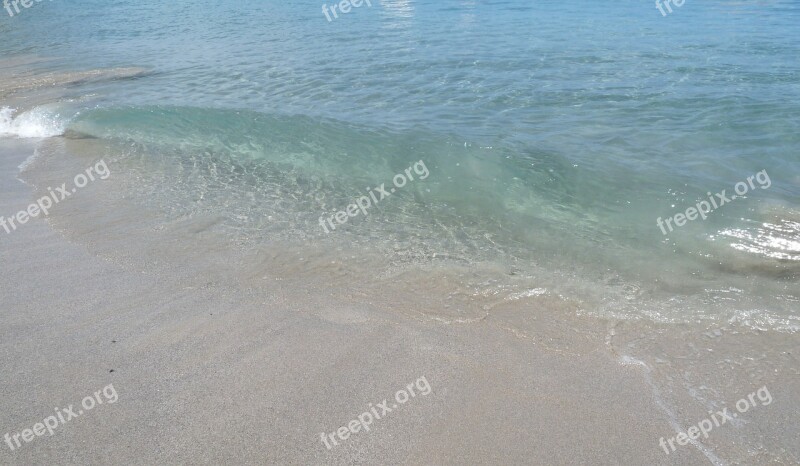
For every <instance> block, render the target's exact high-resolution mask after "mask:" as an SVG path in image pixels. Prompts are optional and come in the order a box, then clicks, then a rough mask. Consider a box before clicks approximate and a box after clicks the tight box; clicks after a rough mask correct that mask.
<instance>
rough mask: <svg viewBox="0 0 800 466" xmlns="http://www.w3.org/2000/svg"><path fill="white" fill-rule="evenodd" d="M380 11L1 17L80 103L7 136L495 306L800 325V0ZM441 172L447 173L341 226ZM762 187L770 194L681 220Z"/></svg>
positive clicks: (110, 8)
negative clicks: (388, 188)
mask: <svg viewBox="0 0 800 466" xmlns="http://www.w3.org/2000/svg"><path fill="white" fill-rule="evenodd" d="M372 3H373V5H372V6H371V7H367V6H362V7H360V8H354V9H353V10H352V11H351V12H350V13H348V14H345V15H340V17H339V18H338V19H336V20H334V21H332V22H328V21H327V20H326V19H325V16H324V15H323V13H322V11H321V8H320V5H319V4H317V3H314V4H308V3H305V2H277V1H259V2H234V1H230V0H225V1H207V0H200V1H195V2H183V1H170V2H163V1H161V2H155V1H151V0H142V1H137V2H122V1H116V0H115V1H69V2H68V1H58V0H56V1H53V2H43V3H39V4H35V5H34V6H33V7H32V8H30V9H27V10H23V11H22V12H21V13H20V14H19V15H18V16H15V17H13V18H12V17H8V16H5V17H2V16H0V18H1V19H0V44H2V45H0V50H1V51H2V57H1V58H2V59H4V60H6V61H5V62H4V63H11V61H13V60H16V61H17V62H24V66H23V65H20V67H17V68H14V70H17V69H24V70H25V72H17V71H14V73H16V74H15V76H14V78H13V79H15V80H20V81H23V82H22V83H21V84H19V86H18V87H23V88H24V87H26V83H25V82H24V81H25V80H26V79H28V78H27V76H28V75H29V74H30V75H37V76H39V75H41V73H51V75H49V77H48V78H47V79H46V80H45V81H47V80H49V81H47V82H51V83H60V84H63V83H68V84H69V85H68V86H67V87H66V88H65V89H64V90H62V91H60V93H59V94H58V96H57V98H56V99H53V100H55V102H53V103H48V104H47V105H45V106H41V105H32V104H31V105H29V106H27V107H26V104H27V103H29V102H34V101H37V99H33V98H31V99H27V98H26V97H24V96H25V95H28V94H24V93H23V92H22V91H19V90H17V91H14V92H11V91H9V92H8V93H6V94H5V95H2V93H0V107H7V108H6V109H5V110H3V111H2V112H0V135H2V134H5V136H6V137H16V136H26V137H27V136H31V137H40V136H47V135H57V134H62V133H66V134H67V135H68V136H70V135H71V136H73V137H74V136H81V137H86V136H90V137H94V138H100V139H102V140H105V141H108V142H109V143H113V144H116V145H117V147H118V148H119V152H118V153H119V154H121V155H120V156H119V160H117V162H118V163H119V164H124V163H127V165H126V166H127V167H128V168H129V169H130V170H136V173H137V175H136V176H138V177H139V178H138V185H137V186H138V190H137V193H138V194H140V195H141V197H142V199H141V201H142V202H144V203H149V204H151V205H152V206H153V207H154V208H158V209H160V210H162V211H164V212H167V213H168V214H169V215H172V216H192V215H199V214H200V213H203V214H208V213H209V212H214V213H216V214H218V215H219V216H221V217H223V218H224V221H223V223H222V226H221V228H223V229H224V231H226V232H227V233H229V234H231V235H238V236H243V237H247V238H250V239H253V240H259V239H275V238H282V239H287V240H296V241H298V248H303V247H304V246H303V245H314V246H322V247H324V246H326V245H332V246H334V247H335V246H336V245H337V244H345V243H346V244H347V245H348V246H354V247H356V248H362V249H365V250H367V249H368V250H370V251H374V252H379V253H381V254H384V257H385V258H386V262H387V264H398V263H400V262H402V263H403V264H404V265H405V266H408V264H411V265H412V266H414V265H417V266H420V267H422V266H426V265H429V264H431V263H433V262H436V263H439V262H440V261H442V260H444V261H446V262H448V263H452V264H454V265H458V266H465V265H466V266H468V267H469V266H475V267H478V266H479V265H480V266H481V267H486V264H491V263H494V264H499V267H500V269H502V270H504V271H505V272H504V274H500V276H499V277H495V279H493V280H492V281H490V282H480V281H478V282H476V284H475V286H474V288H473V290H474V292H475V293H476V295H485V294H487V293H493V292H495V291H496V290H497V289H502V290H503V291H504V292H506V293H508V295H507V298H508V299H517V298H519V297H520V296H535V295H537V294H538V293H539V291H537V290H547V293H552V294H553V295H558V296H568V297H579V299H580V300H581V305H580V306H579V307H580V308H581V309H582V310H584V311H586V312H590V313H597V314H600V315H615V316H622V317H647V318H653V319H657V320H667V321H685V320H694V319H704V318H709V319H723V320H728V321H730V320H737V319H738V320H740V321H744V322H746V323H748V324H751V325H754V326H758V327H766V328H778V329H783V330H790V331H794V330H796V329H798V328H800V317H798V316H799V315H800V313H799V312H798V309H800V287H798V279H800V131H798V129H800V29H799V28H798V26H797V25H798V24H800V5H799V4H798V3H797V2H793V1H770V2H729V1H703V2H700V1H692V0H688V1H687V2H686V3H685V4H684V5H683V6H682V7H680V8H675V9H674V11H673V13H671V14H669V15H667V16H666V17H663V16H662V15H661V14H660V13H659V12H658V10H657V9H656V8H655V6H654V5H653V3H652V2H633V1H622V2H589V1H578V2H556V1H545V2H535V3H533V2H529V1H522V0H510V1H495V2H488V1H487V2H478V1H465V0H462V1H454V0H444V1H437V2H420V1H400V0H397V1H389V0H385V1H378V0H373V2H372ZM0 13H2V11H0ZM34 57H35V60H34V59H33V58H34ZM9 66H10V65H9ZM128 67H141V68H143V69H144V70H145V71H143V72H142V71H141V70H136V71H120V70H121V69H122V68H126V69H127V68H128ZM86 70H105V71H102V72H98V73H101V74H100V75H90V76H82V75H79V74H77V73H78V72H82V71H86ZM109 70H110V71H109ZM103 73H104V74H103ZM111 78H115V79H111ZM5 86H6V88H9V87H11V88H13V87H14V86H13V83H12V84H9V83H8V82H7V83H5ZM28 87H30V86H28ZM47 89H48V86H39V87H37V88H36V89H34V90H33V91H35V92H38V93H40V97H41V93H43V92H46V91H47ZM21 96H22V97H21ZM39 100H41V99H39ZM420 160H421V161H424V162H425V164H426V166H427V167H428V169H429V170H430V176H429V177H428V178H427V179H425V180H418V181H414V182H412V183H410V184H409V185H408V186H406V187H404V188H403V189H402V190H399V192H398V193H397V194H396V195H393V196H392V197H390V198H389V199H385V200H383V201H381V203H380V204H379V208H377V209H375V210H374V212H373V213H371V214H370V215H369V216H368V217H367V218H365V219H362V218H358V219H354V220H353V221H352V222H350V223H348V224H347V225H346V226H342V227H340V229H338V230H337V231H336V232H332V233H331V234H326V233H325V232H324V231H323V230H322V228H321V227H320V225H319V218H320V216H330V215H331V214H333V213H335V212H336V211H338V210H343V209H345V208H346V207H347V205H348V204H350V203H352V202H353V200H354V199H356V198H357V197H359V196H362V195H364V194H365V191H366V190H367V188H368V187H373V186H376V185H379V184H380V183H387V184H388V183H389V182H390V181H391V179H392V177H393V176H394V175H395V174H398V173H402V172H403V171H404V170H405V169H406V168H407V167H409V166H411V165H412V164H413V163H415V162H417V161H420ZM137 164H138V165H137ZM119 166H120V167H121V166H123V165H119ZM762 170H766V171H767V173H768V175H769V178H770V183H771V184H770V186H769V188H768V189H760V188H759V187H758V184H756V189H754V190H752V192H750V193H748V195H747V196H746V198H740V199H737V200H735V201H732V202H731V203H730V204H728V205H725V206H723V207H722V208H720V209H719V210H717V211H714V212H712V213H711V214H710V215H709V218H708V219H707V220H704V221H703V220H695V221H693V222H689V223H688V224H687V225H685V226H683V227H681V228H678V229H677V230H675V231H674V232H672V233H670V234H669V235H666V236H665V235H663V234H662V232H661V230H660V229H659V227H658V226H657V223H656V219H657V218H658V217H662V218H667V217H670V216H672V215H674V214H676V213H679V212H683V211H685V210H686V209H687V208H688V207H691V206H693V205H695V204H696V203H697V202H698V201H701V200H705V199H706V198H707V197H708V196H707V195H706V193H707V192H711V193H717V192H721V191H722V190H723V189H726V190H727V192H728V194H729V195H730V194H731V193H732V191H733V187H734V185H735V184H736V183H737V182H739V181H745V180H746V179H747V177H748V176H752V175H754V174H755V173H756V172H759V171H762ZM443 258H444V259H443ZM510 277H515V278H513V280H514V281H513V283H512V278H510ZM519 277H525V280H526V281H525V283H524V285H523V284H520V283H519ZM504 280H506V281H505V282H504ZM485 283H491V285H486V284H485ZM587 290H589V291H587ZM526 293H527V294H526Z"/></svg>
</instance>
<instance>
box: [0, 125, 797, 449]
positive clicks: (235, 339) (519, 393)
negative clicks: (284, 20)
mask: <svg viewBox="0 0 800 466" xmlns="http://www.w3.org/2000/svg"><path fill="white" fill-rule="evenodd" d="M34 145H35V144H34V143H32V142H28V141H22V140H16V141H15V140H5V141H2V149H1V150H2V154H3V157H2V158H1V159H2V163H3V166H2V184H1V185H2V186H3V196H2V199H3V201H2V204H0V209H2V210H3V211H4V212H10V211H14V210H17V209H19V208H21V206H25V205H27V204H29V203H30V202H31V201H32V199H35V196H34V195H33V189H32V188H31V187H30V186H28V185H26V184H24V183H22V182H21V181H20V180H19V179H17V174H18V172H19V169H18V166H19V165H20V164H21V163H22V162H23V161H25V160H26V158H27V157H28V156H29V155H30V154H31V153H32V150H33V147H34ZM113 170H114V169H113V168H112V172H113ZM112 176H113V175H112ZM70 202H74V203H76V204H78V203H79V202H80V200H78V199H74V200H73V199H70V200H68V201H67V202H66V203H65V204H63V205H60V206H58V207H59V209H60V210H59V214H58V216H57V212H55V211H54V212H53V213H52V214H51V215H52V218H51V220H48V221H43V220H41V219H34V220H32V221H30V222H29V223H27V224H25V225H23V226H22V227H20V229H18V230H16V231H13V232H12V234H5V233H4V237H3V248H2V257H3V263H4V264H5V267H6V273H4V274H3V279H2V281H0V286H1V287H2V295H3V297H4V299H3V321H4V323H5V324H4V325H3V327H2V338H1V339H0V341H2V348H3V355H4V356H3V374H4V375H5V377H3V380H2V384H3V387H2V392H3V393H4V396H3V398H2V401H0V403H2V406H0V412H3V413H4V415H3V426H4V428H5V429H6V430H8V431H12V432H19V431H21V430H23V429H24V428H26V427H30V426H32V425H33V424H34V423H35V422H37V420H41V419H42V418H45V417H46V416H48V415H49V414H50V412H51V411H52V410H53V408H56V407H59V406H65V405H67V404H76V405H77V402H79V401H80V400H81V399H82V398H83V397H85V396H86V395H87V394H89V395H91V393H93V392H94V391H95V390H97V389H100V388H102V387H105V386H107V385H108V384H113V386H114V388H115V389H116V391H117V393H118V394H119V400H118V401H117V402H116V403H114V404H113V405H110V404H106V405H103V406H99V407H96V408H95V409H94V410H93V411H92V412H91V413H88V412H87V413H86V414H85V415H84V417H79V418H77V419H75V420H72V421H71V422H70V423H69V424H68V425H65V426H64V427H62V428H60V429H59V430H58V431H57V432H56V433H55V434H54V435H53V436H52V437H51V436H47V434H45V436H43V437H40V438H39V437H37V438H36V439H35V441H33V442H31V443H28V444H23V446H22V447H21V448H19V449H17V450H15V451H11V450H10V449H8V448H3V449H0V458H2V463H3V464H36V463H41V462H43V461H59V462H61V463H68V464H117V463H123V462H124V463H132V464H153V463H160V464H218V463H223V462H224V463H229V464H231V463H235V464H264V463H271V464H354V463H358V464H360V463H372V464H374V463H381V464H465V463H473V464H500V463H511V464H530V463H537V464H540V463H544V462H547V463H549V464H586V463H603V464H703V463H704V462H708V461H711V462H712V463H716V464H731V463H746V464H768V463H769V464H774V463H779V464H792V463H793V462H794V461H796V458H797V457H798V456H797V455H798V451H797V446H796V443H795V442H793V441H792V439H794V438H797V434H798V427H797V423H796V419H797V417H796V416H797V407H798V399H799V398H798V393H800V391H799V390H800V383H799V382H798V380H799V379H798V377H797V367H798V366H797V364H796V362H797V359H796V358H797V353H796V352H795V351H796V342H795V341H794V340H793V339H792V338H788V337H784V339H783V340H781V339H780V338H777V339H776V338H775V335H772V336H767V335H761V334H760V332H748V331H746V330H744V329H737V328H736V327H730V328H727V329H724V332H725V333H720V332H719V331H718V332H717V333H718V334H719V336H716V337H715V336H714V334H713V333H709V332H713V329H705V328H700V327H698V328H680V329H674V328H664V327H658V326H653V325H652V324H642V323H624V322H612V321H605V320H600V319H592V318H588V317H584V318H578V317H569V315H567V314H565V315H562V316H553V315H549V316H548V315H546V314H543V313H537V311H536V305H535V300H534V301H533V302H532V303H531V304H532V305H531V306H530V307H529V308H528V309H526V310H525V312H524V313H520V312H519V310H518V309H516V308H506V309H504V308H503V307H502V306H499V307H497V308H494V309H492V311H491V312H490V313H489V314H488V315H487V316H486V317H485V318H478V319H472V320H470V319H466V320H448V318H447V316H446V313H445V311H444V310H437V309H425V310H424V312H417V311H415V310H414V309H413V306H409V305H408V300H407V299H404V297H403V296H391V295H386V296H362V297H361V298H360V299H359V297H358V296H356V295H352V294H350V293H351V292H352V291H353V290H348V289H338V290H332V289H326V288H325V287H323V286H317V285H313V286H303V284H302V282H303V281H295V280H291V277H274V276H272V275H271V273H270V270H269V268H267V267H265V268H263V269H259V270H257V271H256V270H254V269H253V267H256V268H257V266H253V265H252V264H250V265H248V266H247V267H245V268H244V270H243V269H242V268H241V266H240V265H239V266H237V265H230V264H229V265H228V267H227V268H225V269H223V270H224V273H220V277H228V279H227V280H225V279H220V280H219V281H209V275H208V274H207V273H206V272H205V271H204V269H203V268H202V267H200V266H196V265H195V266H192V267H188V266H187V263H192V264H197V263H206V264H207V263H208V262H207V261H211V262H213V261H215V260H219V258H220V257H223V258H228V259H230V258H232V257H236V255H235V254H233V253H231V252H230V251H225V250H217V251H208V250H204V249H203V248H198V249H195V250H193V252H194V254H196V256H197V257H194V258H187V257H180V252H177V253H176V249H173V254H174V257H167V256H165V255H163V254H164V253H165V251H161V252H159V253H158V254H157V257H147V258H143V257H142V256H140V257H139V260H134V259H120V258H112V257H105V258H104V257H101V256H100V255H98V252H97V251H96V250H95V244H94V243H93V241H82V238H81V237H75V236H74V235H68V236H64V235H65V232H63V231H59V230H60V229H61V226H60V225H59V223H60V222H61V221H62V220H63V221H64V222H65V223H68V222H67V221H66V219H62V216H67V217H68V216H69V210H68V209H70V208H77V207H73V206H71V204H70ZM118 207H119V206H115V208H118ZM118 214H119V213H118ZM92 215H98V216H99V215H100V214H90V215H89V217H91V216H92ZM119 217H128V216H127V215H121V214H120V215H119ZM55 219H58V220H55ZM117 220H118V219H117ZM81 221H83V220H81ZM96 221H98V223H102V222H104V221H105V222H113V221H114V220H113V219H111V220H109V219H108V217H103V218H101V219H96ZM130 228H135V226H134V224H132V223H130V222H126V223H125V229H128V231H130V230H129V229H130ZM87 229H88V230H89V231H91V230H92V229H91V228H87ZM131 233H132V232H131ZM146 234H147V232H146V231H138V232H136V234H131V235H130V236H126V237H124V238H118V239H111V240H112V241H123V242H125V243H127V244H128V245H129V250H130V251H135V248H136V247H137V242H141V243H143V244H146V240H147V239H146V238H143V236H144V235H146ZM89 235H90V234H89ZM88 237H91V235H90V236H88ZM184 238H185V241H187V242H188V243H193V242H195V240H196V241H197V243H202V242H203V241H205V240H206V239H205V238H203V233H202V231H199V230H197V232H196V233H195V235H194V236H192V235H188V236H184ZM159 242H160V241H159ZM168 249H172V248H168ZM140 253H142V254H143V252H142V251H137V252H136V255H139V254H140ZM228 254H231V255H228ZM179 259H180V260H179ZM182 261H183V263H182ZM230 262H232V263H233V264H236V263H237V262H238V261H237V260H233V261H230ZM214 267H221V265H220V264H218V263H215V265H214ZM217 270H220V269H217ZM237 270H238V273H237ZM256 275H258V276H259V286H258V287H257V288H256V287H254V286H253V285H252V277H254V276H256ZM262 275H263V276H262ZM231 277H236V278H235V279H231ZM248 277H249V278H248ZM731 333H733V334H736V333H739V335H732V336H735V341H734V340H733V339H731V340H727V341H726V338H725V337H728V336H731V335H730V334H731ZM704 334H710V335H711V336H712V337H713V338H710V337H708V336H704ZM691 335H694V336H695V338H694V341H691V340H689V339H687V337H688V336H691ZM767 338H769V339H770V344H769V351H770V354H773V353H775V354H779V355H780V356H779V360H777V361H776V360H775V359H773V360H772V361H771V362H770V363H766V362H764V364H765V365H764V366H762V370H760V371H758V372H756V373H753V372H749V370H750V369H752V368H753V367H757V366H751V365H748V364H746V362H747V361H748V360H753V359H755V360H760V359H762V358H763V357H764V354H765V353H764V352H762V350H765V348H764V347H760V346H759V345H762V346H765V345H766V343H765V341H764V340H765V339H767ZM643 341H646V342H647V343H646V344H643V343H642V342H643ZM695 345H702V348H697V347H695ZM751 345H752V346H751ZM731 347H735V348H737V352H738V353H739V354H734V353H732V352H729V351H731ZM715 348H718V349H717V350H716V351H715V350H714V349H715ZM776 348H777V349H780V351H776ZM695 349H702V350H703V352H701V353H700V354H702V355H703V359H701V360H697V361H689V360H687V361H686V362H684V363H681V362H680V361H681V359H682V358H689V359H693V358H695V357H696V356H697V354H693V353H692V351H693V350H695ZM784 350H785V351H784ZM642 352H643V353H644V354H646V355H647V356H648V357H649V360H647V359H644V358H643V359H636V358H634V357H633V356H629V355H627V354H636V355H637V356H638V357H642V356H641V354H638V353H642ZM662 358H669V359H671V362H670V363H669V364H667V363H666V359H662ZM645 361H647V362H645ZM725 362H729V364H725ZM767 367H769V368H772V367H774V369H772V370H764V369H767ZM745 369H746V370H745ZM112 371H113V372H112ZM748 372H749V373H748ZM676 376H677V377H678V378H679V379H681V380H676V379H675V377H676ZM420 377H424V378H425V380H426V381H427V382H428V383H429V386H430V392H429V393H428V394H427V395H425V396H422V395H419V396H417V397H415V398H413V399H411V400H409V401H408V402H406V403H405V404H404V405H402V406H401V407H399V408H397V409H396V412H391V414H390V415H387V417H386V419H380V420H375V421H374V423H373V424H372V428H371V430H370V431H368V432H367V431H361V432H358V433H355V434H352V436H350V437H349V438H347V439H346V440H341V439H338V437H337V440H338V441H339V442H340V443H341V444H340V445H338V446H335V445H331V446H332V448H331V449H328V448H326V446H325V443H323V442H322V440H321V433H323V432H328V433H330V432H335V431H336V430H337V429H338V428H339V427H341V426H346V425H347V424H348V422H349V421H350V420H352V419H356V418H357V416H358V415H360V414H362V413H363V412H364V411H368V409H369V408H370V403H372V404H374V405H377V404H378V403H380V402H382V401H383V400H384V399H388V400H390V401H392V398H393V395H394V394H395V392H396V391H397V390H400V389H403V388H404V387H406V386H407V384H408V383H409V382H412V383H413V382H414V381H415V380H418V379H419V378H420ZM690 380H691V381H692V382H694V380H704V381H705V382H704V383H705V384H707V385H709V386H713V390H714V392H716V393H717V394H718V398H717V399H716V400H714V401H715V402H719V401H722V402H724V401H725V400H728V403H729V404H730V403H733V402H735V401H736V400H737V399H738V398H740V397H741V396H745V395H746V394H747V393H749V391H753V390H756V389H757V388H759V387H761V386H764V385H766V386H767V387H769V390H770V393H771V394H772V396H773V397H774V400H775V401H774V404H771V405H769V406H765V407H763V408H762V407H759V408H758V409H756V410H754V411H752V412H751V413H748V415H747V421H746V422H743V423H741V424H739V425H732V426H720V427H719V428H718V429H717V430H715V431H714V432H713V435H712V436H711V437H710V438H709V440H706V441H704V442H703V443H704V445H702V446H701V447H700V448H698V447H695V446H693V445H691V444H689V445H687V446H682V447H679V449H678V450H677V451H676V452H673V453H670V455H667V454H665V452H664V451H663V450H662V449H661V447H660V446H659V438H661V437H664V436H670V435H673V430H674V429H673V423H677V424H678V425H689V424H692V423H696V422H698V421H700V420H701V419H703V418H704V417H707V416H708V414H707V413H706V411H707V409H706V408H705V406H704V403H703V401H705V402H708V401H710V400H703V398H702V397H703V396H706V395H707V394H706V393H699V394H694V395H695V396H694V397H693V396H691V395H692V394H690V393H686V392H685V391H684V388H685V387H681V385H682V384H684V383H688V382H689V381H690ZM751 389H752V390H751ZM392 403H393V404H396V402H392ZM756 439H757V440H756ZM757 442H759V443H760V442H763V445H765V447H762V448H758V449H755V448H754V447H752V445H755V444H756V443H757ZM328 443H329V444H330V443H331V442H330V440H329V442H328ZM715 452H716V453H715ZM723 455H724V457H725V458H726V459H725V460H721V459H720V456H723Z"/></svg>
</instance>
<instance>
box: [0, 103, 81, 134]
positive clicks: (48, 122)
mask: <svg viewBox="0 0 800 466" xmlns="http://www.w3.org/2000/svg"><path fill="white" fill-rule="evenodd" d="M16 113H17V110H16V109H14V108H10V107H2V108H0V138H14V137H17V138H47V137H52V136H59V135H61V134H63V133H64V129H65V128H66V126H67V122H68V120H67V119H66V118H64V117H63V116H62V115H61V113H60V111H59V109H58V107H56V106H54V105H42V106H40V107H36V108H34V109H32V110H28V111H26V112H22V113H20V114H18V115H16V116H15V114H16Z"/></svg>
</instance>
